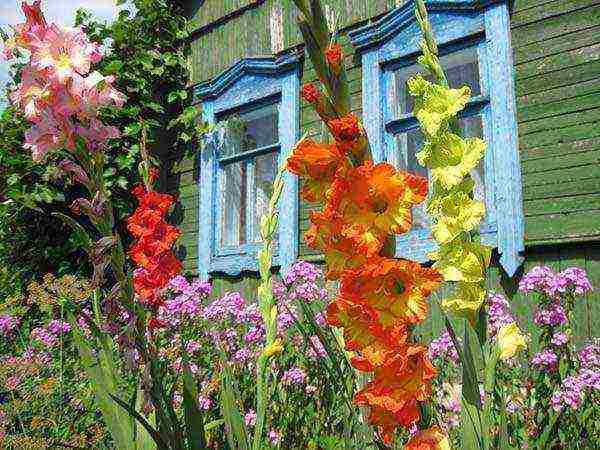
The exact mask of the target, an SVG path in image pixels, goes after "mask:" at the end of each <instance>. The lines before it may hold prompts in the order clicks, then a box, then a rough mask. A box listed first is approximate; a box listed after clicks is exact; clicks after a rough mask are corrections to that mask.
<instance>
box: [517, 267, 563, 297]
mask: <svg viewBox="0 0 600 450" xmlns="http://www.w3.org/2000/svg"><path fill="white" fill-rule="evenodd" d="M555 276H556V274H555V273H554V271H552V269H550V268H549V267H547V266H536V267H534V268H532V269H531V270H530V271H529V272H528V273H527V274H526V275H525V276H524V277H523V278H522V279H521V281H520V282H519V291H521V292H523V293H526V294H527V293H530V292H540V293H546V294H548V286H549V285H550V283H551V282H552V280H553V279H554V277H555Z"/></svg>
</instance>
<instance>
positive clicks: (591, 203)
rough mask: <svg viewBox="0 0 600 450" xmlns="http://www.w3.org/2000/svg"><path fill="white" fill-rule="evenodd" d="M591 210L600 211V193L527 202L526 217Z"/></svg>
mask: <svg viewBox="0 0 600 450" xmlns="http://www.w3.org/2000/svg"><path fill="white" fill-rule="evenodd" d="M589 210H600V192H595V193H592V194H584V195H571V196H565V197H559V198H548V199H541V200H537V199H536V200H525V202H524V211H525V217H528V216H530V215H535V216H537V215H540V214H560V213H565V214H566V213H573V212H582V211H589ZM599 220H600V219H599Z"/></svg>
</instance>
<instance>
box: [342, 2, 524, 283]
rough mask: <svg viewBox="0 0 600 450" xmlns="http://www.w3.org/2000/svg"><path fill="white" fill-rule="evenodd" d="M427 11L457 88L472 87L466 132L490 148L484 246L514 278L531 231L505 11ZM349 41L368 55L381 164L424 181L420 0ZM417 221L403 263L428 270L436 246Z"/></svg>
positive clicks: (482, 186)
mask: <svg viewBox="0 0 600 450" xmlns="http://www.w3.org/2000/svg"><path fill="white" fill-rule="evenodd" d="M427 9H428V11H429V15H430V20H431V23H432V27H433V30H434V33H435V35H436V38H437V40H438V43H439V48H440V59H441V62H442V65H443V66H444V67H445V69H446V72H447V75H448V80H449V83H450V85H451V86H452V87H458V86H461V85H465V84H466V85H469V86H470V87H471V93H472V98H471V101H470V102H469V104H468V105H467V107H466V108H465V110H464V111H462V113H461V116H460V124H461V127H462V129H463V131H464V132H465V135H467V136H480V137H482V138H483V139H485V141H486V142H487V144H488V149H487V152H486V156H485V160H484V161H483V162H482V163H481V164H480V166H479V167H477V168H476V169H475V171H473V172H472V176H473V178H474V180H475V181H476V192H475V195H476V196H477V197H479V198H480V199H481V200H482V201H485V204H486V217H485V220H484V222H483V224H482V226H481V228H480V230H479V231H480V233H481V237H482V241H483V242H485V243H486V244H488V245H491V246H493V247H494V248H496V249H497V251H498V253H499V255H500V264H501V265H502V267H503V268H504V270H505V272H506V273H507V274H508V275H509V276H513V275H514V274H515V273H516V271H517V269H518V268H519V266H520V265H521V263H522V262H523V258H522V256H521V252H522V251H523V250H524V230H523V206H522V186H521V171H520V164H519V153H518V136H517V119H516V114H515V96H514V77H513V62H512V50H511V45H510V26H509V25H510V23H509V14H508V5H507V2H506V1H503V0H487V1H486V0H480V1H476V0H471V1H465V0H445V1H428V2H427ZM350 37H351V40H352V42H353V44H354V46H355V47H356V48H357V50H358V51H360V52H361V54H362V70H363V118H364V123H365V128H366V130H367V133H368V135H369V138H370V141H371V143H372V146H373V157H374V159H375V160H376V161H388V162H390V163H391V164H394V165H395V166H396V167H398V168H399V169H402V170H408V171H410V172H416V173H418V174H420V175H423V176H427V175H428V174H427V172H426V169H425V168H423V167H421V166H419V164H418V163H417V162H416V158H415V153H416V152H417V151H418V150H419V147H420V146H421V143H422V134H421V133H420V131H419V124H418V122H417V120H416V118H415V117H414V116H413V115H412V109H413V105H414V104H413V99H412V98H411V97H410V94H408V92H407V89H406V81H407V80H408V78H410V77H411V76H412V75H415V74H416V73H423V72H422V69H421V68H420V67H419V65H418V64H417V58H418V56H419V55H420V48H419V41H420V39H421V32H420V29H419V26H418V24H417V22H416V20H415V18H414V1H412V0H411V1H409V2H408V3H406V4H405V5H404V6H402V7H399V8H396V9H395V10H393V11H391V12H390V13H388V14H387V15H386V16H384V17H382V18H381V19H379V20H378V21H376V22H374V23H372V24H370V25H367V26H365V27H362V28H360V29H357V30H354V31H352V32H351V33H350ZM367 92H368V93H369V94H368V95H365V93H367ZM413 222H414V226H413V229H412V230H411V231H410V232H409V233H407V234H405V235H402V236H398V237H397V239H396V242H397V245H396V255H397V256H398V257H405V258H411V259H415V260H418V261H422V262H424V261H426V260H427V259H428V258H427V253H429V252H430V251H432V250H435V249H436V243H435V241H434V240H433V238H432V236H431V232H430V230H429V219H428V217H427V214H426V213H425V211H424V207H423V206H420V207H418V208H415V209H414V210H413Z"/></svg>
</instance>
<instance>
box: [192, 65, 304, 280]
mask: <svg viewBox="0 0 600 450" xmlns="http://www.w3.org/2000/svg"><path fill="white" fill-rule="evenodd" d="M299 85H300V59H299V56H298V55H296V54H290V55H284V56H281V57H279V58H249V59H244V60H241V61H240V62H238V63H237V64H236V65H234V66H233V67H232V68H230V69H229V70H227V71H226V72H224V73H223V74H221V75H219V76H218V77H216V78H215V79H214V80H212V81H210V82H207V83H204V84H202V85H199V86H198V87H196V89H195V95H196V98H197V99H198V100H199V101H201V102H202V108H203V115H204V119H205V120H206V121H207V122H208V123H210V124H213V125H218V124H220V123H221V124H223V123H226V125H225V126H216V127H215V131H214V132H213V133H210V134H209V135H208V136H207V138H206V140H205V145H204V148H203V150H202V152H201V154H200V180H199V183H200V189H199V192H200V194H199V197H200V198H199V203H200V214H199V239H198V252H199V262H198V266H199V273H200V276H201V277H203V278H208V277H209V276H210V274H212V273H225V274H227V275H231V276H237V275H240V274H241V273H242V272H244V271H257V270H258V261H257V253H258V250H259V249H260V246H261V242H260V233H259V224H260V217H261V216H262V214H264V213H265V212H266V211H267V208H268V203H269V199H270V197H271V193H272V185H273V181H274V179H275V176H276V174H277V171H278V169H279V167H281V165H282V164H283V163H284V162H285V160H286V158H287V156H288V155H289V153H290V151H291V150H292V148H293V146H294V145H295V143H296V141H297V139H298V132H299V126H300V124H299V116H300V106H299V100H298V98H299V89H300V87H299ZM297 197H298V182H297V179H296V178H295V177H294V176H292V175H291V174H285V175H284V189H283V193H282V197H281V201H280V205H279V206H280V210H281V211H283V212H284V213H282V214H281V215H280V220H279V230H278V232H279V240H278V245H277V246H276V254H275V257H274V265H275V266H281V267H284V268H285V267H288V266H289V265H291V264H292V263H293V261H294V260H295V259H296V257H297V249H298V202H297Z"/></svg>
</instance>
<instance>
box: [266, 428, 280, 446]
mask: <svg viewBox="0 0 600 450" xmlns="http://www.w3.org/2000/svg"><path fill="white" fill-rule="evenodd" d="M268 438H269V441H271V445H279V443H280V442H281V435H280V434H279V433H278V432H277V431H275V430H271V431H269V434H268Z"/></svg>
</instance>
